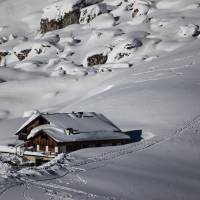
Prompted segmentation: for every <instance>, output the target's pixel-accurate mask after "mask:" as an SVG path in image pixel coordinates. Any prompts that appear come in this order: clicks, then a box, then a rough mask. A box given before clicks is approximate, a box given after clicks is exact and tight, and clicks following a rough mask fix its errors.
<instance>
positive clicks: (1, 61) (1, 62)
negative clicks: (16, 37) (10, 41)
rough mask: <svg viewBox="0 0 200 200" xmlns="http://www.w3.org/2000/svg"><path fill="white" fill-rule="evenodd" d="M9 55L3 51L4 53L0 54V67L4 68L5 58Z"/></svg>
mask: <svg viewBox="0 0 200 200" xmlns="http://www.w3.org/2000/svg"><path fill="white" fill-rule="evenodd" d="M8 54H9V53H8V52H7V51H4V52H2V51H1V52H0V67H4V66H5V65H6V58H5V57H6V56H7V55H8Z"/></svg>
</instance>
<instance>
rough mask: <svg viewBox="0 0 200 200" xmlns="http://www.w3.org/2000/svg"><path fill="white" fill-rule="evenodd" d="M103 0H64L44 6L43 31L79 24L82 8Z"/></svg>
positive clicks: (41, 25) (41, 28)
mask: <svg viewBox="0 0 200 200" xmlns="http://www.w3.org/2000/svg"><path fill="white" fill-rule="evenodd" d="M101 1H102V0H73V1H70V0H63V1H61V2H57V3H54V4H52V5H50V6H47V7H46V8H44V14H43V16H42V19H41V22H40V30H41V33H46V32H48V31H54V30H57V29H61V28H64V27H66V26H68V25H71V24H79V18H80V15H81V9H82V8H85V7H87V6H90V5H93V4H96V3H99V2H101Z"/></svg>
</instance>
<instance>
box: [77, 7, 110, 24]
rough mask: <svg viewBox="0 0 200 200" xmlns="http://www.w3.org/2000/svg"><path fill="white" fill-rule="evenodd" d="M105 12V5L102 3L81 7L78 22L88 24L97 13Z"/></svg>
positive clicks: (106, 10)
mask: <svg viewBox="0 0 200 200" xmlns="http://www.w3.org/2000/svg"><path fill="white" fill-rule="evenodd" d="M107 12H108V9H107V6H106V4H104V3H100V4H95V5H91V6H88V7H85V8H83V9H81V14H80V19H79V23H80V24H88V23H89V22H90V21H91V20H93V19H94V18H95V17H97V16H98V15H101V14H103V13H107Z"/></svg>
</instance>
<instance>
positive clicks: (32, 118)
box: [16, 113, 40, 134]
mask: <svg viewBox="0 0 200 200" xmlns="http://www.w3.org/2000/svg"><path fill="white" fill-rule="evenodd" d="M39 116H40V113H34V114H33V115H31V117H30V118H28V120H27V121H25V122H24V123H23V124H22V125H21V126H20V127H19V129H18V130H17V131H16V134H17V133H18V132H20V131H21V130H22V129H23V128H24V127H26V126H27V125H28V124H30V123H31V122H32V121H33V120H35V119H37V118H38V117H39Z"/></svg>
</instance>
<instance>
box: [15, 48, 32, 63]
mask: <svg viewBox="0 0 200 200" xmlns="http://www.w3.org/2000/svg"><path fill="white" fill-rule="evenodd" d="M30 52H31V49H25V50H22V51H20V53H16V52H15V55H16V56H17V58H18V59H19V61H22V60H24V59H25V58H26V57H27V56H28V54H29V53H30Z"/></svg>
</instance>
